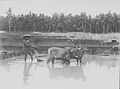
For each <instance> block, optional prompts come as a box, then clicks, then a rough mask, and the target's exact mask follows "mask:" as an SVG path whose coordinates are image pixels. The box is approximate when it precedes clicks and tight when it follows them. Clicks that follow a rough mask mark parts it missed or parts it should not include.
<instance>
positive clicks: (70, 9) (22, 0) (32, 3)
mask: <svg viewBox="0 0 120 89" xmlns="http://www.w3.org/2000/svg"><path fill="white" fill-rule="evenodd" d="M119 2H120V0H0V15H5V14H6V12H7V10H8V8H12V10H13V12H14V14H16V15H18V14H26V13H28V12H29V11H31V12H33V13H36V14H39V13H44V14H45V15H52V14H53V13H55V12H57V13H64V14H69V13H72V14H73V15H76V14H80V13H81V12H86V14H87V15H88V14H91V15H93V16H95V15H97V14H99V13H108V12H109V11H111V12H115V13H118V14H120V4H119Z"/></svg>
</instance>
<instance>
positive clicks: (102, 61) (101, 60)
mask: <svg viewBox="0 0 120 89" xmlns="http://www.w3.org/2000/svg"><path fill="white" fill-rule="evenodd" d="M93 62H94V63H96V64H97V65H99V66H106V67H107V68H113V67H116V66H117V63H118V60H116V59H115V58H112V57H108V56H104V57H102V56H93V55H86V56H85V57H84V58H83V65H86V64H88V65H90V64H91V63H93Z"/></svg>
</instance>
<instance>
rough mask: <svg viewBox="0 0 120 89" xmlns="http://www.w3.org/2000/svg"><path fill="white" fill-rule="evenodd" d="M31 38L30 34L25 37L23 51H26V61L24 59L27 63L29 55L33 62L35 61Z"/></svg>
mask: <svg viewBox="0 0 120 89" xmlns="http://www.w3.org/2000/svg"><path fill="white" fill-rule="evenodd" d="M30 38H31V35H29V34H25V35H24V36H23V49H24V54H25V59H24V60H25V62H26V58H27V55H28V54H29V55H30V57H31V61H33V54H32V45H31V43H30Z"/></svg>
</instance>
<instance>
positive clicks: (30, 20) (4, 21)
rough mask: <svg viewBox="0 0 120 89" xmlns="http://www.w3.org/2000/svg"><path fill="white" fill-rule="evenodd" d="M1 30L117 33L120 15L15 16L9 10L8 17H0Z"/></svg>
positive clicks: (33, 14) (55, 14)
mask: <svg viewBox="0 0 120 89" xmlns="http://www.w3.org/2000/svg"><path fill="white" fill-rule="evenodd" d="M0 30H2V31H9V32H30V31H31V32H33V31H34V32H85V33H115V32H120V15H118V14H116V13H111V12H108V13H107V14H104V13H100V14H99V15H96V16H95V17H92V16H91V15H86V13H85V12H82V13H80V14H79V15H72V14H68V15H64V14H63V13H59V14H58V13H54V14H53V15H52V16H48V15H45V14H41V13H40V14H39V15H38V14H35V13H31V12H29V13H28V14H25V15H23V14H20V15H15V14H13V13H12V10H11V9H10V8H9V10H8V11H7V16H1V17H0Z"/></svg>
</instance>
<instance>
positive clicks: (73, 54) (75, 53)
mask: <svg viewBox="0 0 120 89" xmlns="http://www.w3.org/2000/svg"><path fill="white" fill-rule="evenodd" d="M86 50H88V49H87V48H86V47H77V48H76V50H70V52H69V56H68V57H69V60H71V59H76V61H77V65H78V62H79V61H80V63H81V62H82V57H83V55H84V53H85V51H86Z"/></svg>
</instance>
